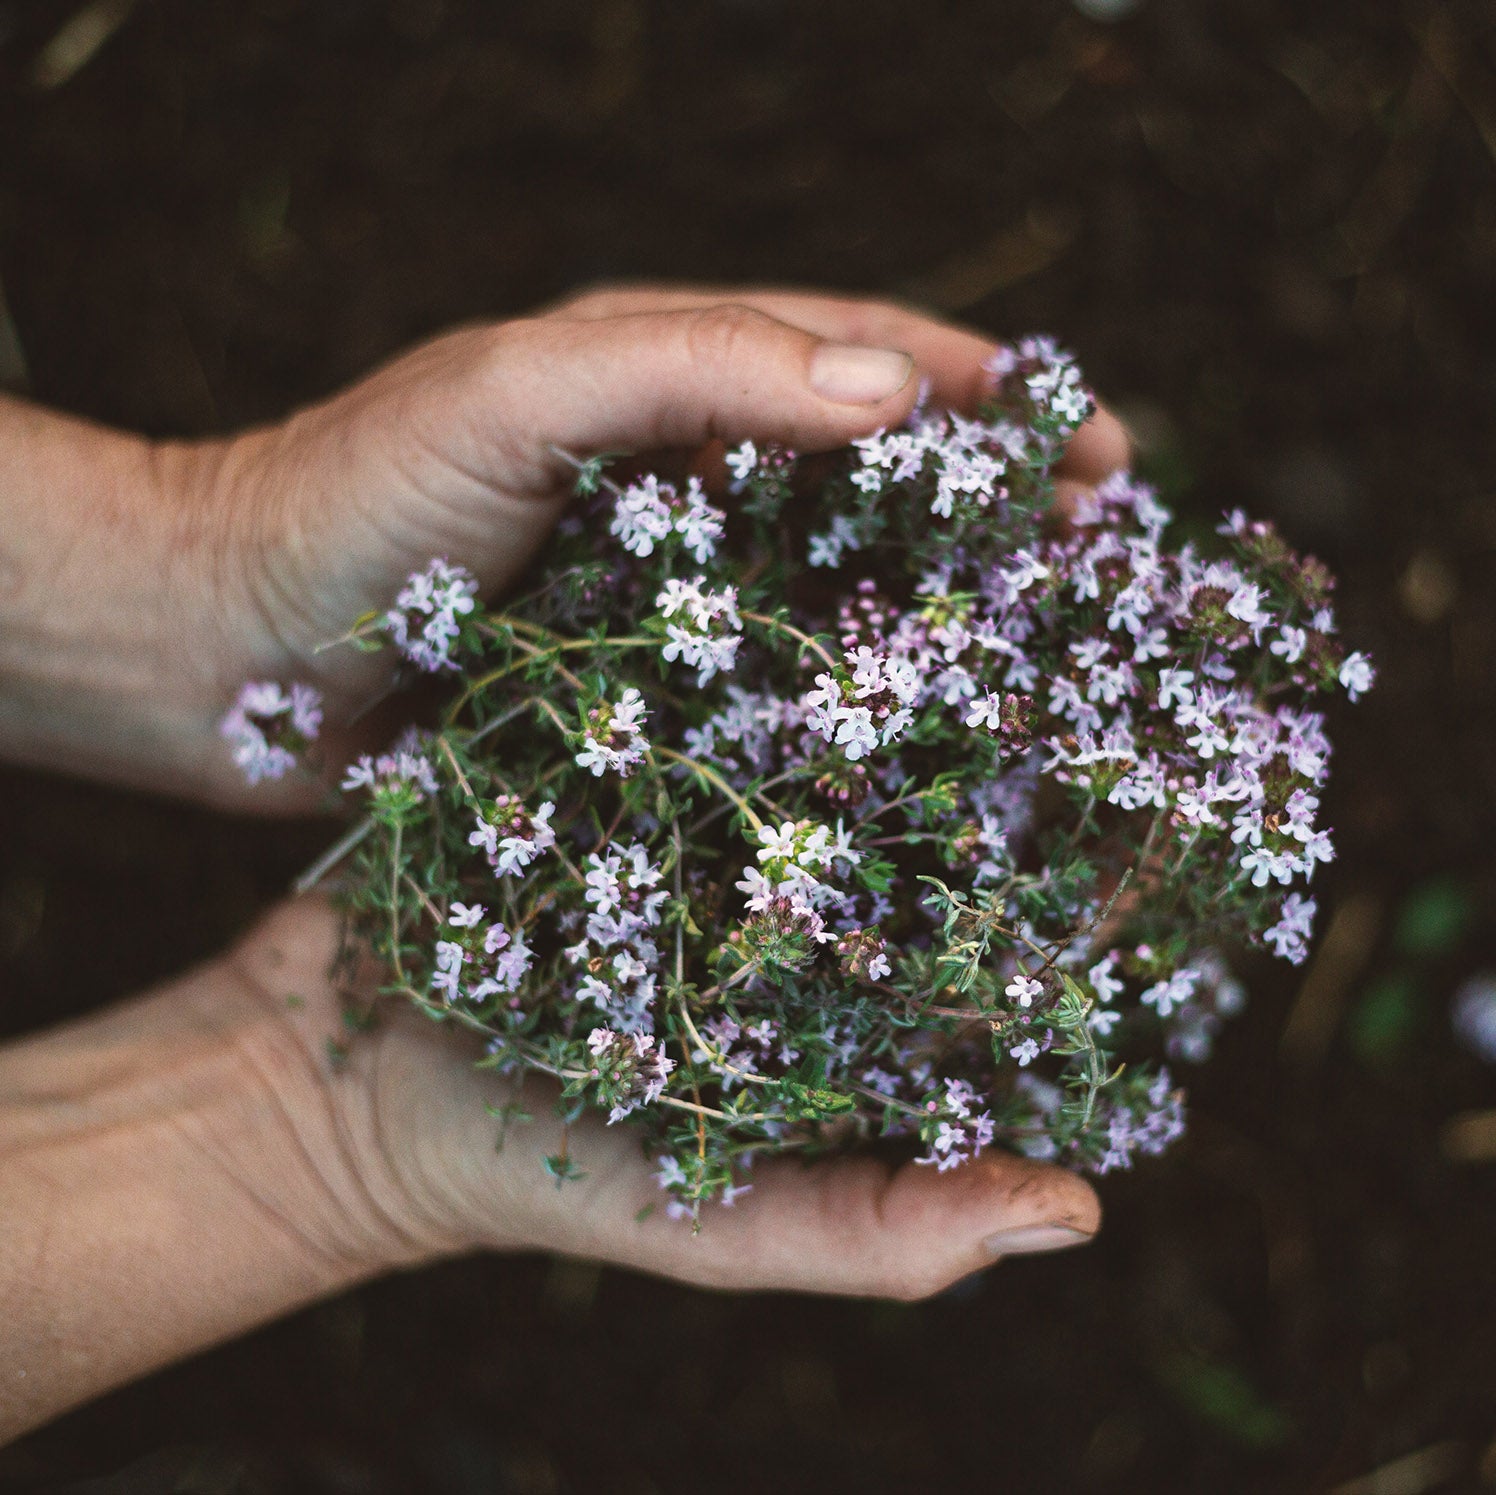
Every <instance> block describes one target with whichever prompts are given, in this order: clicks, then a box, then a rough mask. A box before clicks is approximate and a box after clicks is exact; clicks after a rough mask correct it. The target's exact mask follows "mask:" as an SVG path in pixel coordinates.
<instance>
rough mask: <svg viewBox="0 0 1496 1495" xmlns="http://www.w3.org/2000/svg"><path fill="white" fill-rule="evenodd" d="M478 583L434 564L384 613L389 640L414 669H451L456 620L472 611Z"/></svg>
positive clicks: (454, 662)
mask: <svg viewBox="0 0 1496 1495" xmlns="http://www.w3.org/2000/svg"><path fill="white" fill-rule="evenodd" d="M477 597H478V583H477V582H476V581H475V580H474V579H473V577H472V576H471V575H470V574H469V573H468V572H467V571H465V570H463V568H462V567H461V566H451V565H448V564H447V562H446V561H445V560H440V559H438V560H434V561H432V562H431V564H430V565H429V566H427V567H426V568H425V570H423V571H417V572H416V573H415V575H413V576H412V577H411V578H410V580H409V581H407V582H406V584H405V586H404V587H403V588H401V590H400V594H399V595H398V596H397V597H396V598H395V605H394V606H393V607H392V608H391V609H390V610H389V611H388V612H387V613H386V614H385V615H384V624H385V627H386V628H387V629H388V631H389V636H390V639H391V641H392V642H393V643H394V645H395V647H396V648H397V649H399V650H400V652H401V653H402V654H404V655H405V657H406V658H407V659H408V660H410V662H411V663H412V664H414V665H415V666H416V667H417V668H418V669H422V670H426V671H428V672H430V673H433V674H434V673H435V672H436V671H438V670H455V669H456V668H457V659H456V657H455V655H454V653H453V647H454V645H455V644H456V643H457V640H458V638H459V636H460V635H461V633H462V623H461V621H460V620H461V619H462V618H465V617H466V616H467V615H468V614H469V613H471V612H472V611H473V610H474V608H476V607H477V605H478V602H477Z"/></svg>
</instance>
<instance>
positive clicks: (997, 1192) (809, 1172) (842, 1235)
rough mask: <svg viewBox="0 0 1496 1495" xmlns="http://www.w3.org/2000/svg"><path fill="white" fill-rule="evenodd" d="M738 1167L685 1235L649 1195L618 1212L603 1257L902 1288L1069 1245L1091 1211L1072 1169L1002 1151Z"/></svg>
mask: <svg viewBox="0 0 1496 1495" xmlns="http://www.w3.org/2000/svg"><path fill="white" fill-rule="evenodd" d="M749 1176H750V1177H751V1179H752V1188H751V1190H750V1192H748V1193H747V1194H746V1195H742V1196H740V1197H739V1198H738V1199H737V1200H736V1201H735V1202H734V1204H733V1205H732V1206H731V1207H730V1208H724V1207H723V1206H721V1205H708V1206H706V1207H705V1209H704V1210H703V1212H702V1227H701V1230H700V1231H699V1232H698V1233H697V1234H696V1235H694V1236H693V1235H692V1234H691V1232H690V1230H689V1227H688V1226H687V1225H686V1224H685V1222H683V1221H679V1220H670V1219H668V1218H666V1217H665V1216H664V1213H663V1211H660V1210H659V1209H658V1208H657V1209H656V1211H655V1213H654V1214H652V1215H651V1216H649V1217H648V1218H647V1219H646V1220H644V1221H643V1222H642V1223H641V1222H637V1221H635V1220H634V1219H633V1217H632V1216H629V1217H628V1219H627V1221H624V1220H619V1221H618V1226H617V1231H616V1233H615V1234H614V1235H613V1237H612V1241H611V1243H610V1244H611V1250H610V1251H609V1252H608V1256H609V1259H611V1260H613V1261H617V1262H620V1263H622V1264H624V1265H628V1266H634V1267H640V1268H643V1269H645V1270H647V1271H653V1272H663V1273H665V1274H667V1275H669V1276H672V1277H680V1278H683V1279H684V1280H686V1281H689V1282H694V1283H697V1284H699V1285H702V1286H708V1287H719V1288H731V1289H771V1290H776V1291H794V1292H814V1293H834V1294H837V1295H839V1296H849V1297H876V1298H898V1299H906V1300H907V1299H915V1298H924V1297H928V1296H930V1295H931V1294H932V1293H937V1292H940V1291H941V1290H942V1289H944V1288H946V1287H949V1286H950V1285H951V1283H953V1282H956V1281H959V1280H960V1279H961V1278H962V1277H966V1276H968V1275H970V1274H971V1273H972V1272H974V1271H979V1270H981V1269H982V1268H984V1267H990V1266H992V1265H993V1264H994V1262H996V1261H998V1260H1000V1259H1001V1258H1002V1257H1004V1256H1018V1255H1025V1254H1028V1253H1031V1252H1037V1251H1053V1250H1060V1249H1063V1248H1065V1247H1069V1246H1077V1245H1080V1244H1082V1243H1084V1242H1086V1241H1088V1240H1090V1239H1091V1237H1092V1236H1093V1235H1094V1234H1095V1233H1096V1230H1097V1227H1098V1226H1099V1224H1100V1219H1101V1210H1100V1205H1099V1204H1098V1202H1097V1199H1096V1196H1095V1193H1094V1192H1093V1191H1092V1190H1091V1188H1090V1186H1089V1185H1087V1184H1086V1183H1084V1182H1083V1181H1082V1180H1081V1179H1079V1178H1077V1177H1075V1176H1074V1175H1073V1174H1069V1173H1066V1172H1064V1170H1062V1169H1059V1168H1053V1167H1047V1166H1044V1165H1042V1164H1037V1163H1032V1162H1029V1161H1027V1160H1025V1159H1022V1158H1017V1157H1013V1156H1011V1155H1008V1154H1003V1153H990V1154H988V1155H987V1156H985V1157H983V1158H981V1159H978V1160H977V1161H975V1162H970V1163H965V1164H962V1165H960V1166H959V1167H957V1168H954V1169H951V1170H950V1171H949V1172H946V1173H938V1172H936V1171H935V1169H933V1168H930V1167H925V1166H922V1165H920V1164H917V1163H908V1164H905V1165H904V1166H903V1167H902V1168H900V1169H898V1170H897V1171H893V1172H890V1170H889V1169H888V1167H887V1166H886V1165H885V1164H882V1163H880V1162H878V1161H876V1160H874V1159H869V1158H850V1159H845V1160H842V1161H838V1162H828V1163H817V1164H805V1163H801V1162H798V1161H796V1160H793V1159H789V1158H781V1159H777V1160H773V1161H767V1162H763V1163H760V1164H759V1165H758V1167H756V1168H755V1169H754V1170H753V1172H752V1174H751V1175H749ZM645 1182H646V1183H647V1184H648V1185H649V1186H650V1187H651V1188H654V1187H656V1186H655V1185H654V1183H653V1180H652V1179H647V1180H645ZM628 1192H629V1196H630V1197H632V1196H633V1193H634V1191H633V1190H632V1189H630V1190H629V1191H628ZM656 1192H657V1191H656Z"/></svg>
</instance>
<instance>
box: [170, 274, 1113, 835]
mask: <svg viewBox="0 0 1496 1495" xmlns="http://www.w3.org/2000/svg"><path fill="white" fill-rule="evenodd" d="M992 350H993V344H992V343H990V342H989V341H987V340H985V339H983V338H981V337H978V336H976V335H975V334H973V333H970V332H966V331H963V330H961V329H959V328H955V327H950V326H946V325H944V324H941V323H938V322H935V321H932V320H930V319H928V318H926V317H923V316H921V315H918V314H917V313H914V312H910V311H904V310H901V309H898V308H896V307H893V306H888V305H883V304H879V303H874V302H865V301H856V300H843V299H837V298H832V297H827V296H818V295H812V294H802V293H792V292H768V291H730V292H724V291H713V290H697V289H673V290H672V289H634V290H616V291H602V292H596V293H592V294H589V295H584V296H581V297H579V298H577V299H575V300H572V301H569V302H566V303H564V304H562V305H561V306H559V307H557V308H555V309H553V310H550V311H547V312H545V313H543V314H541V315H538V316H535V317H530V318H525V319H521V320H517V321H512V322H505V323H501V324H498V325H496V326H489V327H480V328H473V329H469V330H465V331H460V332H454V333H451V334H448V335H447V336H445V337H441V338H438V339H437V340H436V341H434V342H432V343H429V344H428V345H426V346H425V347H423V348H419V349H417V350H416V351H415V352H413V353H410V354H407V355H406V356H405V357H403V358H400V359H398V360H397V361H396V362H394V363H393V364H391V365H389V366H388V367H386V368H384V369H383V370H381V371H379V372H378V373H375V374H373V375H371V376H370V377H368V378H367V379H364V380H363V381H361V382H360V383H358V384H356V385H355V386H353V388H351V389H350V390H348V391H346V392H345V393H343V394H340V395H338V396H336V397H335V398H333V399H331V400H329V401H328V402H326V403H325V404H322V405H319V406H316V407H314V408H312V409H309V410H306V411H303V412H302V413H300V414H298V415H295V416H293V417H291V418H290V419H289V420H287V421H285V422H283V423H282V424H280V425H277V426H273V427H270V428H268V429H265V430H260V431H255V432H250V433H248V434H246V435H243V436H240V437H237V438H233V439H230V440H227V441H224V442H217V443H209V444H205V445H193V446H186V447H179V448H174V449H170V450H169V451H168V452H167V453H166V461H165V468H164V470H165V471H167V472H168V473H170V474H171V475H172V477H171V481H172V482H173V483H174V484H175V485H176V486H178V487H179V488H181V489H183V490H185V491H190V492H193V493H195V494H197V495H199V497H198V499H197V506H198V507H200V508H201V509H202V510H203V511H205V512H206V513H207V514H208V515H217V516H219V519H218V521H217V522H216V524H215V525H213V526H212V527H211V528H210V530H209V531H208V532H209V533H211V534H213V535H214V536H215V537H216V538H215V545H216V546H217V547H218V552H219V553H218V557H217V560H216V563H215V567H214V570H213V573H212V575H213V577H214V582H213V586H212V588H211V589H206V590H204V591H203V593H202V596H201V599H200V603H199V607H200V610H201V611H202V612H203V613H204V615H205V618H206V619H208V620H211V626H209V627H204V628H202V629H200V630H197V631H196V637H198V638H199V639H201V640H203V641H205V642H206V644H207V647H206V648H204V649H201V651H200V652H199V654H198V655H197V657H196V658H195V660H194V662H193V666H192V668H193V670H194V672H195V674H196V676H197V679H198V681H199V689H200V694H201V697H202V709H203V713H204V736H203V742H204V745H205V748H211V749H212V750H211V751H207V752H206V756H205V761H204V763H203V765H202V766H201V767H200V768H198V769H197V770H196V771H195V772H194V774H193V777H194V778H195V779H197V780H198V787H199V792H201V793H203V794H205V795H207V796H208V797H211V798H214V799H216V800H219V801H220V802H228V803H243V804H244V805H245V807H246V808H261V809H268V808H292V809H294V808H304V807H306V806H307V805H308V804H310V803H311V802H312V801H313V799H314V797H315V795H314V791H313V789H312V787H311V786H309V785H307V784H305V783H301V784H297V783H294V782H291V781H283V782H282V784H281V785H279V786H261V787H260V788H259V789H258V790H256V791H255V793H254V794H253V795H250V796H246V795H245V793H244V788H243V785H242V784H241V782H240V781H239V776H238V773H237V770H235V769H234V768H233V766H232V765H231V764H230V763H229V762H228V758H227V754H226V753H225V752H224V751H223V750H222V749H221V747H220V746H219V745H217V744H215V743H213V742H212V739H211V734H210V733H209V732H208V731H207V718H208V717H209V716H213V717H215V718H216V715H217V713H219V712H221V711H222V709H223V708H224V706H225V705H226V704H227V702H228V700H229V699H230V698H231V697H232V695H233V693H234V692H235V691H236V690H237V688H238V687H239V685H240V684H242V683H243V681H244V680H246V679H250V678H275V679H288V678H293V677H294V678H300V679H305V680H310V681H313V682H314V683H316V684H318V685H319V686H320V687H321V688H322V689H323V691H324V692H325V694H326V695H327V697H328V723H329V728H330V729H331V733H332V741H331V750H332V752H333V754H334V756H336V755H337V753H338V751H339V749H340V748H341V749H342V751H343V752H344V753H346V752H347V751H348V744H347V743H346V741H344V742H341V743H340V741H339V739H338V734H337V727H338V724H339V723H340V722H346V721H347V720H349V719H350V718H351V717H353V716H355V715H356V714H357V713H358V712H359V710H360V709H361V707H363V706H364V705H365V704H366V703H367V702H368V701H369V699H370V698H371V697H372V696H373V695H374V694H376V693H377V691H378V690H379V689H380V688H381V685H382V683H383V678H384V675H385V673H386V672H387V670H388V664H387V662H386V661H384V660H381V659H379V658H371V657H370V656H366V655H360V654H357V653H355V652H354V651H353V650H351V649H338V650H332V651H329V652H325V653H321V654H319V653H318V652H317V650H318V646H319V645H322V644H325V643H326V642H327V641H329V640H331V639H335V638H337V637H339V636H340V635H341V634H343V633H344V632H345V631H346V630H347V629H348V627H349V626H350V624H351V623H352V621H353V620H354V619H355V618H357V617H358V616H359V615H361V614H362V613H364V612H366V611H370V610H373V609H380V608H384V607H387V606H388V605H389V604H390V602H391V600H392V599H393V597H394V594H395V592H396V591H397V590H398V589H399V587H400V586H401V584H402V583H403V581H404V579H405V577H406V576H407V575H408V574H409V573H410V572H411V571H413V570H415V569H417V568H418V567H420V566H423V565H424V564H425V563H426V562H427V561H428V560H429V559H430V558H431V557H432V556H434V555H443V556H446V557H447V558H448V559H450V560H453V561H456V562H460V563H461V564H463V565H465V566H467V567H468V568H469V569H470V570H472V571H473V572H475V573H476V575H477V576H478V577H479V579H480V581H481V582H482V584H483V587H484V589H485V591H486V592H488V593H495V592H499V591H502V590H503V589H504V588H505V587H506V586H508V585H510V584H511V583H513V582H514V581H515V580H516V579H517V578H518V577H519V576H520V575H521V573H522V572H523V569H524V567H525V566H526V564H527V563H528V562H529V561H530V559H531V558H532V557H533V555H534V554H535V552H536V550H537V549H538V547H539V546H540V544H541V543H542V541H543V540H544V539H545V537H546V535H547V534H548V533H549V531H550V529H551V526H552V525H553V524H554V522H555V521H556V519H557V517H558V516H559V515H560V513H561V511H562V510H563V508H564V507H565V505H566V502H567V498H568V495H569V492H570V489H571V484H572V481H573V479H574V477H575V474H574V472H573V470H572V469H571V468H570V467H569V466H568V465H567V464H566V463H565V462H564V461H563V460H562V459H560V458H558V457H557V456H556V454H555V452H554V451H553V446H559V447H561V448H563V449H566V450H569V451H572V452H576V453H580V454H582V455H590V454H592V453H595V452H599V451H605V450H628V451H649V450H656V449H660V448H687V449H690V448H696V447H699V446H701V445H702V444H703V443H705V442H707V441H708V440H710V439H712V438H722V439H724V440H726V441H728V442H736V441H739V440H742V439H744V438H753V439H756V440H763V439H768V438H772V439H776V440H779V441H783V442H785V443H787V444H788V445H791V446H793V447H796V448H798V449H801V450H811V449H816V448H826V447H831V446H835V445H839V444H841V443H843V442H846V441H848V440H850V439H852V438H853V437H855V436H859V435H865V434H867V433H869V432H871V431H873V430H875V429H877V428H878V427H880V426H887V425H890V424H894V423H897V422H898V421H900V420H902V419H903V418H904V417H905V416H906V415H907V414H908V413H909V410H910V409H911V408H912V406H913V403H914V401H915V398H916V396H917V392H918V386H919V382H920V380H921V379H923V378H928V379H930V380H931V382H932V385H933V394H934V398H935V400H936V401H937V402H939V403H942V404H946V405H949V406H951V407H953V408H957V409H963V410H969V409H972V408H974V407H975V406H976V404H977V403H979V401H980V399H981V397H982V395H983V393H984V390H985V376H984V374H983V370H982V364H983V361H984V360H985V359H986V358H987V357H988V356H989V355H990V353H991V352H992ZM1126 459H1127V440H1126V436H1125V434H1124V433H1123V431H1122V428H1121V426H1120V425H1119V424H1118V422H1117V421H1116V420H1115V418H1114V417H1112V416H1110V415H1108V414H1106V413H1104V412H1103V413H1100V414H1098V415H1097V416H1096V417H1095V418H1094V419H1093V420H1092V421H1091V422H1090V423H1089V424H1088V425H1087V426H1086V427H1085V428H1084V429H1083V430H1082V431H1081V432H1080V433H1079V434H1078V435H1077V436H1076V437H1075V439H1074V441H1073V442H1072V443H1071V447H1070V450H1069V451H1068V453H1067V455H1066V459H1065V462H1064V464H1063V466H1062V469H1061V471H1062V472H1063V474H1064V475H1065V478H1066V481H1067V482H1069V483H1071V484H1074V485H1077V486H1080V485H1090V484H1094V483H1096V482H1098V481H1100V479H1101V478H1102V477H1104V476H1105V475H1106V473H1108V472H1110V471H1111V470H1113V469H1114V468H1116V467H1118V466H1120V465H1122V464H1123V463H1124V462H1125V461H1126Z"/></svg>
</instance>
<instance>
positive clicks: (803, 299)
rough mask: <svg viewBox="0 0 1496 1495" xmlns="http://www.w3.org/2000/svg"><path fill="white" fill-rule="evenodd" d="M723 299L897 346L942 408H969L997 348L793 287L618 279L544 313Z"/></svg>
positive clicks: (893, 311) (686, 305)
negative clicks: (634, 283)
mask: <svg viewBox="0 0 1496 1495" xmlns="http://www.w3.org/2000/svg"><path fill="white" fill-rule="evenodd" d="M725 305H738V306H747V307H751V308H752V309H754V310H755V311H760V312H763V313H764V314H765V315H766V316H771V317H774V318H776V319H778V320H779V321H781V322H786V323H788V324H789V325H790V326H793V327H799V328H802V329H803V330H805V331H806V332H813V333H815V334H816V336H818V337H824V338H832V339H835V340H837V341H839V342H847V343H855V344H859V345H866V346H869V347H878V348H902V349H903V350H904V351H905V352H907V353H909V354H911V355H912V356H913V358H914V362H915V366H916V368H917V370H918V372H919V375H920V377H922V378H928V379H929V380H930V383H931V392H932V394H933V396H934V398H935V400H936V402H937V403H938V404H941V405H943V406H945V407H946V408H948V409H952V410H960V411H962V412H963V413H966V414H974V413H975V411H976V409H977V407H978V406H979V405H980V404H981V402H982V399H983V397H984V396H985V395H986V394H987V392H988V389H989V386H990V382H991V381H990V379H989V377H988V375H987V373H986V371H985V369H984V368H983V365H984V364H985V362H986V361H987V359H989V358H990V357H991V356H992V354H993V353H994V351H996V348H997V344H996V343H995V342H993V341H992V339H991V338H988V337H984V336H982V335H981V334H980V333H976V332H973V331H971V330H970V329H969V328H965V327H957V326H955V325H953V324H952V323H949V322H941V321H939V320H937V319H935V318H933V317H930V316H926V315H925V314H924V313H922V312H919V311H917V310H915V309H914V308H910V307H903V306H899V305H897V304H895V303H893V302H889V301H878V300H866V299H861V298H857V297H848V296H828V295H824V294H820V293H817V292H814V291H798V290H779V289H744V290H732V289H727V288H720V287H712V286H669V287H664V286H622V287H617V288H608V289H604V290H599V291H592V292H588V293H586V294H584V295H582V296H581V297H579V298H577V299H575V300H573V301H569V302H565V303H563V304H562V305H561V306H560V307H557V308H555V309H554V310H553V311H552V312H551V313H550V315H552V316H560V317H572V318H577V319H579V320H597V319H601V318H608V317H616V316H627V315H638V314H639V313H641V312H646V311H688V310H692V309H698V308H706V307H712V306H725Z"/></svg>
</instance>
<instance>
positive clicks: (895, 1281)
mask: <svg viewBox="0 0 1496 1495" xmlns="http://www.w3.org/2000/svg"><path fill="white" fill-rule="evenodd" d="M957 1275H958V1274H956V1273H954V1272H950V1271H947V1270H945V1269H943V1268H939V1267H936V1266H934V1265H932V1264H929V1263H913V1262H902V1263H899V1264H898V1265H896V1266H895V1267H894V1268H893V1270H892V1271H891V1272H890V1273H889V1274H888V1276H887V1277H886V1278H885V1279H884V1281H883V1283H882V1287H881V1292H880V1296H882V1297H886V1298H891V1299H893V1300H894V1301H895V1302H897V1303H923V1302H925V1301H926V1300H928V1299H930V1298H933V1297H936V1296H937V1295H938V1294H940V1293H942V1292H944V1291H945V1289H946V1288H948V1287H949V1286H950V1285H951V1283H952V1282H953V1281H955V1279H956V1276H957Z"/></svg>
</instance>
